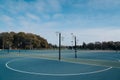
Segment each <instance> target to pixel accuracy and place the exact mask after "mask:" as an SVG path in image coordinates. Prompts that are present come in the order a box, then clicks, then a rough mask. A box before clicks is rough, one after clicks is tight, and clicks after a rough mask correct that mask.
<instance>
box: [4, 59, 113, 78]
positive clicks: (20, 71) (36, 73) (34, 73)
mask: <svg viewBox="0 0 120 80" xmlns="http://www.w3.org/2000/svg"><path fill="white" fill-rule="evenodd" d="M17 60H20V59H13V60H10V61H8V62H7V63H6V64H5V66H6V67H7V68H8V69H10V70H13V71H16V72H19V73H26V74H32V75H47V76H75V75H86V74H93V73H100V72H104V71H107V70H109V69H111V68H112V67H108V68H106V69H102V70H96V71H91V72H83V73H74V74H48V73H38V72H29V71H23V70H18V69H15V68H12V67H10V66H9V65H8V64H10V63H12V62H14V61H17Z"/></svg>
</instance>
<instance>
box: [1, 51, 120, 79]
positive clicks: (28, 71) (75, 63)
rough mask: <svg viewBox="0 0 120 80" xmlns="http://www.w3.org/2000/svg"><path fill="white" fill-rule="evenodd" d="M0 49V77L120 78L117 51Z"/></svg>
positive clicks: (119, 53) (118, 54) (119, 60)
mask: <svg viewBox="0 0 120 80" xmlns="http://www.w3.org/2000/svg"><path fill="white" fill-rule="evenodd" d="M61 54H62V58H61V61H59V60H58V50H20V51H19V50H10V51H9V53H8V51H7V50H4V51H3V50H1V51H0V80H120V52H119V51H117V52H116V51H77V59H75V58H74V51H72V50H62V53H61Z"/></svg>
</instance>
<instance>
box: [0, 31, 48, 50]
mask: <svg viewBox="0 0 120 80" xmlns="http://www.w3.org/2000/svg"><path fill="white" fill-rule="evenodd" d="M48 47H49V44H48V42H47V40H46V39H44V38H42V37H41V36H39V35H36V34H32V33H24V32H19V33H15V32H9V33H8V32H2V33H0V49H40V48H48Z"/></svg>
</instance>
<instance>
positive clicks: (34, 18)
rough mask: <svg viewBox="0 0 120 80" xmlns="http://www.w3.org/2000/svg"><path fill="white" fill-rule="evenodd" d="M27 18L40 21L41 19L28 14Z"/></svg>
mask: <svg viewBox="0 0 120 80" xmlns="http://www.w3.org/2000/svg"><path fill="white" fill-rule="evenodd" d="M26 16H27V17H28V18H30V19H32V20H36V21H40V17H39V16H36V15H34V14H31V13H27V14H26Z"/></svg>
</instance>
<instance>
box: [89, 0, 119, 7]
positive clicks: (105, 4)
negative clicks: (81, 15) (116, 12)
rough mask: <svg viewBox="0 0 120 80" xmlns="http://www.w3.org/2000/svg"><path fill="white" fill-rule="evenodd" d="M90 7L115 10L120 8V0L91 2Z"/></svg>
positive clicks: (92, 0) (91, 0) (96, 0)
mask: <svg viewBox="0 0 120 80" xmlns="http://www.w3.org/2000/svg"><path fill="white" fill-rule="evenodd" d="M88 6H89V7H92V8H94V9H114V8H118V7H119V6H120V0H90V1H89V3H88Z"/></svg>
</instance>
